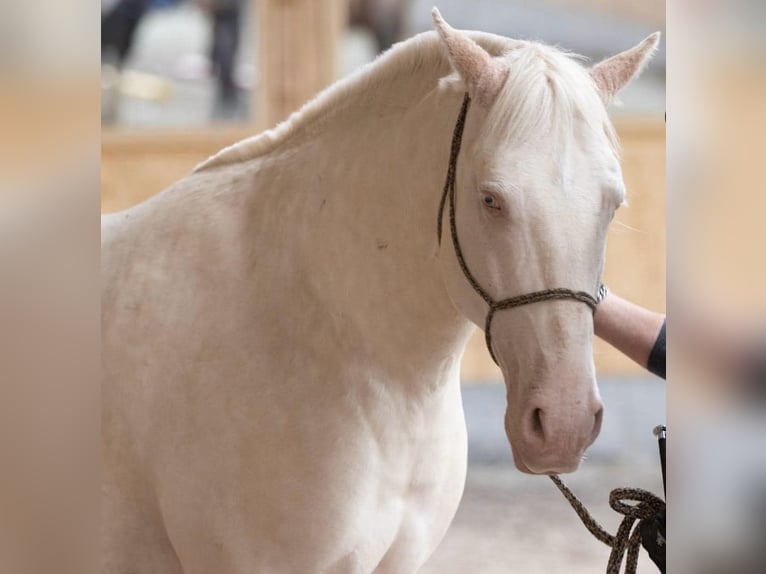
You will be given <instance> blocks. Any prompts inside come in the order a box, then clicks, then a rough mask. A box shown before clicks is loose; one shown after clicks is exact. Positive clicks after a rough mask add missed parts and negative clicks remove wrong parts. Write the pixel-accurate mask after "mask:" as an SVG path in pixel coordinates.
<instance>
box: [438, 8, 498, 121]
mask: <svg viewBox="0 0 766 574" xmlns="http://www.w3.org/2000/svg"><path fill="white" fill-rule="evenodd" d="M431 15H432V16H433V20H434V26H435V28H436V31H437V32H438V34H439V37H440V38H441V40H442V42H443V43H444V45H445V46H446V48H447V54H448V55H449V59H450V63H451V64H452V67H453V68H454V69H455V71H456V72H457V73H458V74H460V77H461V78H462V79H463V81H464V82H465V84H466V87H467V88H468V94H469V95H470V96H471V99H473V100H475V101H476V102H477V103H479V104H481V105H482V106H484V107H489V106H491V105H492V103H493V102H494V100H495V97H496V96H497V94H498V93H499V92H500V90H501V89H502V87H503V84H504V83H505V80H506V78H507V77H508V69H507V68H506V67H505V66H503V65H502V63H501V62H499V61H498V60H495V59H493V58H492V56H490V55H489V54H488V53H487V52H486V50H484V49H483V48H482V47H481V46H479V45H478V44H477V43H476V42H474V41H473V40H471V39H470V38H469V37H468V36H466V35H465V34H463V33H462V32H458V31H457V30H455V29H454V28H452V26H450V25H449V24H447V23H446V22H445V21H444V19H443V18H442V16H441V14H440V13H439V10H438V9H436V8H434V9H433V10H432V11H431Z"/></svg>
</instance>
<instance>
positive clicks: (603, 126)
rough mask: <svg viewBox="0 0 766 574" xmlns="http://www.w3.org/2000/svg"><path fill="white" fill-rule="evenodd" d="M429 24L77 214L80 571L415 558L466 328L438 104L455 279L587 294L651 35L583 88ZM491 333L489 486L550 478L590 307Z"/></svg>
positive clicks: (589, 425) (573, 403) (442, 491)
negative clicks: (142, 189) (89, 382)
mask: <svg viewBox="0 0 766 574" xmlns="http://www.w3.org/2000/svg"><path fill="white" fill-rule="evenodd" d="M434 20H435V23H436V29H437V32H438V34H434V33H427V34H423V35H420V36H417V37H415V38H413V39H411V40H409V41H406V42H404V43H402V44H399V45H397V46H396V47H395V48H393V49H392V50H391V51H390V52H388V53H386V54H385V55H383V56H382V57H380V58H379V59H378V60H377V61H376V62H374V63H373V64H371V65H370V66H368V67H366V68H365V69H363V70H361V71H360V72H358V73H356V74H354V75H353V76H351V77H350V78H349V79H347V80H344V81H342V82H340V83H339V84H338V85H336V86H334V87H331V88H330V89H328V90H327V91H325V92H324V93H323V94H321V95H319V96H318V97H317V98H316V99H315V100H314V101H312V102H310V103H309V104H307V105H306V106H305V107H304V108H303V109H302V110H300V111H299V112H298V113H296V114H295V115H293V116H292V117H291V118H290V119H289V120H287V121H286V122H285V123H283V124H281V125H280V126H278V127H277V128H276V129H274V130H272V131H269V132H266V133H264V134H262V135H260V136H257V137H254V138H252V139H249V140H246V141H243V142H241V143H239V144H237V145H235V146H233V147H231V148H228V149H225V150H223V151H222V152H220V153H219V154H218V155H216V156H214V157H213V158H211V159H210V160H208V161H207V162H205V163H204V164H202V165H201V166H199V167H198V168H197V169H196V170H195V171H194V172H193V173H192V174H191V175H189V176H188V177H186V178H185V179H183V180H182V181H180V182H178V183H177V184H176V185H174V186H172V187H171V188H170V189H168V190H167V191H165V192H163V193H161V194H160V195H158V196H156V197H154V198H153V199H151V200H149V201H147V202H145V203H143V204H141V205H139V206H137V207H135V208H133V209H130V210H127V211H125V212H122V213H119V214H115V215H112V216H108V217H105V218H104V222H103V285H104V287H103V373H104V382H103V443H104V450H103V464H104V468H103V474H104V487H103V490H104V503H103V509H104V522H103V529H104V532H103V540H104V561H105V567H104V570H105V572H107V573H110V574H115V573H119V574H128V573H138V574H143V573H163V574H178V573H184V574H212V573H226V574H234V573H242V574H244V573H247V574H253V573H299V574H308V573H318V572H328V573H330V572H332V573H335V572H338V573H346V572H349V573H370V572H376V573H389V572H390V573H394V574H402V573H407V572H415V571H417V570H418V568H419V567H420V566H421V565H422V564H423V563H424V562H425V561H426V559H427V558H428V557H429V555H430V554H431V553H432V551H433V550H434V549H435V548H436V546H437V545H438V543H439V541H440V540H441V539H442V537H443V535H444V534H445V531H446V530H447V527H448V526H449V524H450V521H451V520H452V518H453V515H454V514H455V511H456V509H457V506H458V502H459V501H460V497H461V494H462V490H463V484H464V478H465V471H466V428H465V422H464V417H463V412H462V405H461V397H460V386H459V381H458V373H459V366H460V358H461V354H462V353H463V349H464V347H465V344H466V341H467V340H468V338H469V336H470V335H471V333H472V332H473V330H474V328H475V327H474V324H478V325H483V321H484V318H485V316H486V314H487V306H486V303H485V301H483V300H482V299H481V298H480V297H479V296H478V295H477V294H476V293H475V291H474V290H473V289H472V288H471V287H470V286H469V285H468V283H467V281H466V278H465V276H464V275H463V273H462V271H461V269H460V268H459V266H458V264H457V261H456V254H455V249H454V248H453V245H452V243H451V242H450V241H448V240H444V241H441V243H439V241H438V238H437V234H436V229H437V225H436V224H437V221H436V219H437V213H438V209H439V202H440V196H441V190H442V188H443V183H444V179H445V175H446V171H447V167H448V162H449V156H450V142H451V140H452V131H453V127H454V125H455V119H456V117H457V115H458V111H459V110H460V107H461V101H462V100H463V96H464V93H466V92H467V93H468V94H469V95H470V97H471V100H472V105H471V108H470V111H469V113H468V116H467V121H466V124H465V132H464V135H463V138H462V150H463V151H462V152H461V154H460V156H459V161H458V165H457V167H458V169H457V185H456V202H457V216H456V225H457V229H458V230H459V234H460V242H461V245H462V250H463V253H464V256H465V259H466V261H467V262H468V263H469V265H470V267H471V270H472V272H473V274H474V275H475V276H476V278H477V281H479V282H480V283H481V284H482V286H483V287H484V288H485V289H486V290H487V291H488V292H490V293H491V294H492V295H493V296H494V297H497V298H502V297H510V296H512V295H516V294H520V293H525V292H529V291H535V290H539V289H543V288H546V287H561V286H564V287H568V288H572V289H578V290H583V291H587V292H590V293H594V294H595V291H596V289H597V287H598V284H599V279H600V275H601V271H602V265H603V260H604V249H605V238H606V231H607V226H608V225H609V222H610V219H611V218H612V216H613V214H614V212H615V210H616V209H617V207H618V206H619V205H620V204H621V202H622V201H623V195H624V190H623V182H622V176H621V171H620V166H619V163H618V158H617V154H616V151H615V147H616V144H615V140H614V133H613V130H612V127H611V125H610V123H609V120H608V117H607V113H606V110H605V102H607V101H609V100H610V99H611V98H612V96H613V95H614V94H615V92H616V91H618V90H619V89H620V88H621V87H622V86H624V85H625V84H626V83H627V82H628V81H629V80H630V79H631V78H632V77H633V76H634V75H635V74H636V73H637V72H638V71H639V69H640V68H641V67H642V66H643V65H644V63H645V62H646V60H647V59H648V57H649V55H650V54H651V52H652V50H653V49H654V48H655V46H656V44H657V42H658V36H657V35H654V36H651V37H650V38H648V39H647V40H645V41H644V42H642V43H641V44H640V45H638V46H637V47H635V48H633V49H631V50H629V51H627V52H625V53H623V54H620V55H618V56H615V57H613V58H610V59H608V60H606V61H604V62H602V63H601V64H599V65H596V66H595V67H593V68H590V69H587V68H585V67H584V66H583V65H582V64H581V63H580V62H579V61H578V60H577V59H575V58H572V57H570V56H568V55H566V54H564V53H562V52H560V51H558V50H556V49H554V48H552V47H549V46H545V45H540V44H536V43H530V42H522V41H516V40H510V39H507V38H502V37H498V36H493V35H488V34H480V33H463V32H458V31H456V30H453V29H452V28H450V27H449V26H448V25H447V24H446V23H445V22H444V21H443V20H442V19H441V17H440V16H439V15H438V12H436V11H435V12H434ZM447 217H448V216H447V214H446V213H445V215H444V220H445V229H448V228H449V226H448V224H447V222H446V219H447ZM492 333H493V337H494V338H493V348H494V351H495V354H496V356H497V358H498V362H499V364H500V367H501V369H502V372H503V376H504V378H505V381H506V385H507V389H508V391H507V396H508V407H507V414H506V417H505V426H506V429H507V434H508V438H509V440H510V443H511V446H512V451H513V456H514V459H515V462H516V465H517V466H518V467H519V468H520V469H521V470H523V471H527V472H534V473H550V472H567V471H573V470H575V469H576V468H577V466H578V463H579V461H580V459H581V456H582V455H583V452H584V450H585V449H586V447H588V446H589V445H590V444H591V443H592V441H593V440H594V439H595V437H596V435H597V434H598V427H599V413H600V411H601V408H602V407H601V402H600V399H599V395H598V390H597V387H596V384H595V378H594V367H593V360H592V348H591V345H592V335H593V322H592V313H591V310H590V309H589V308H588V306H586V305H582V304H579V303H578V302H575V301H566V300H565V301H546V302H542V303H536V304H534V305H528V306H525V307H519V308H518V309H512V310H508V311H504V312H502V313H499V314H497V316H496V317H495V319H494V323H493V326H492Z"/></svg>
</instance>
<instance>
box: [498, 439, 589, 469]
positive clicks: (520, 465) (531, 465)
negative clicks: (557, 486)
mask: <svg viewBox="0 0 766 574" xmlns="http://www.w3.org/2000/svg"><path fill="white" fill-rule="evenodd" d="M511 452H512V454H513V463H514V464H515V465H516V468H517V469H518V470H520V471H521V472H523V473H524V474H535V475H552V474H569V473H572V472H576V471H577V469H578V468H580V462H581V461H582V456H576V457H572V460H571V461H568V462H564V461H556V462H555V463H553V462H552V461H548V463H547V464H545V463H543V464H538V463H539V462H541V461H535V462H531V461H528V460H525V457H524V456H523V455H521V454H519V451H518V449H514V448H513V445H511Z"/></svg>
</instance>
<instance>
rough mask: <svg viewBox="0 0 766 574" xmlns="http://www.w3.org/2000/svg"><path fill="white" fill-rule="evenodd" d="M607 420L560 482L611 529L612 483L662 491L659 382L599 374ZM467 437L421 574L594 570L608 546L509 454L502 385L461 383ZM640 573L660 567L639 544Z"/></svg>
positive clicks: (614, 518)
mask: <svg viewBox="0 0 766 574" xmlns="http://www.w3.org/2000/svg"><path fill="white" fill-rule="evenodd" d="M599 386H600V389H601V394H602V398H603V399H604V403H605V406H606V409H605V415H604V425H603V428H602V431H601V435H600V436H599V438H598V440H597V441H596V443H595V444H594V445H593V446H592V447H591V449H590V453H589V456H588V458H587V460H586V461H585V462H584V463H583V465H582V466H581V468H580V470H579V471H578V472H576V473H575V474H573V475H568V476H566V477H564V480H565V482H566V483H567V484H568V485H569V486H570V488H572V490H573V491H574V492H575V493H576V494H577V495H578V497H580V498H581V500H582V501H583V502H584V503H585V504H586V506H587V507H588V509H589V510H590V511H591V513H592V514H593V515H594V516H595V517H596V519H597V520H599V522H601V524H602V525H603V526H604V527H605V528H606V529H607V530H609V531H610V532H612V533H613V532H615V531H616V530H617V526H618V524H619V522H620V519H621V516H620V515H618V514H617V513H615V512H614V511H612V509H611V508H609V505H608V498H609V492H610V491H611V490H612V489H613V488H617V487H622V486H634V487H639V488H645V489H647V490H650V491H651V492H654V493H655V494H658V495H662V478H661V474H660V465H659V457H658V454H657V442H656V439H655V438H654V436H653V435H652V429H653V428H654V426H655V425H657V424H661V423H664V421H665V385H664V383H662V382H661V381H659V380H657V379H651V378H646V379H643V378H631V379H610V380H602V381H600V383H599ZM463 404H464V408H465V413H466V424H467V426H468V437H469V438H468V441H469V446H468V449H469V455H468V459H469V469H468V477H467V481H466V488H465V493H464V495H463V500H462V502H461V504H460V508H459V510H458V512H457V516H456V517H455V520H454V522H453V523H452V526H451V527H450V529H449V531H448V532H447V536H446V537H445V538H444V540H443V541H442V543H441V545H440V546H439V548H438V549H437V551H436V552H435V554H434V555H433V556H432V557H431V559H430V560H429V562H428V563H427V564H426V566H425V567H424V568H423V569H422V570H421V574H465V573H466V572H477V573H479V574H509V573H514V572H519V573H524V574H537V573H540V574H542V573H546V574H551V573H559V572H560V573H565V574H579V573H583V574H585V573H588V574H592V573H596V572H603V571H605V569H606V563H607V560H608V557H609V550H608V548H607V547H606V546H604V545H603V544H601V543H600V542H598V541H597V540H595V539H594V538H593V537H592V536H591V535H590V533H588V531H587V530H585V527H584V526H583V525H582V524H581V523H580V522H579V519H578V518H577V516H576V515H575V514H574V511H573V510H572V509H571V507H570V506H569V504H568V503H567V502H566V501H565V500H564V498H563V497H562V496H561V494H560V493H559V492H558V491H557V490H556V488H555V487H554V485H553V484H552V483H551V482H550V481H549V480H548V479H547V478H545V477H540V476H529V475H524V474H522V473H520V472H519V471H517V470H516V469H515V467H514V466H513V462H512V461H511V455H510V450H509V447H508V443H507V441H506V438H505V433H504V430H503V414H504V411H505V387H504V386H503V385H502V384H500V383H493V384H485V385H466V386H465V387H464V389H463ZM638 571H639V572H640V573H655V572H657V570H656V568H655V567H654V565H653V563H652V562H651V561H650V560H649V558H648V556H647V555H646V554H645V553H644V552H643V551H642V556H641V558H640V559H639V569H638Z"/></svg>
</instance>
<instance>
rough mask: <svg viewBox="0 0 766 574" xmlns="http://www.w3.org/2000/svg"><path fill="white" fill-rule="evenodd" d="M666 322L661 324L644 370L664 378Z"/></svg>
mask: <svg viewBox="0 0 766 574" xmlns="http://www.w3.org/2000/svg"><path fill="white" fill-rule="evenodd" d="M666 323H667V320H665V321H663V322H662V329H660V334H659V335H657V340H656V341H655V342H654V347H653V348H652V352H651V353H649V360H648V361H647V364H646V368H647V369H649V372H650V373H653V374H655V375H657V376H658V377H662V378H663V379H664V378H665V325H666Z"/></svg>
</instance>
